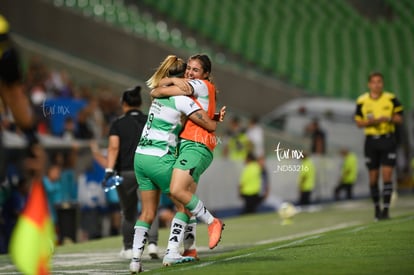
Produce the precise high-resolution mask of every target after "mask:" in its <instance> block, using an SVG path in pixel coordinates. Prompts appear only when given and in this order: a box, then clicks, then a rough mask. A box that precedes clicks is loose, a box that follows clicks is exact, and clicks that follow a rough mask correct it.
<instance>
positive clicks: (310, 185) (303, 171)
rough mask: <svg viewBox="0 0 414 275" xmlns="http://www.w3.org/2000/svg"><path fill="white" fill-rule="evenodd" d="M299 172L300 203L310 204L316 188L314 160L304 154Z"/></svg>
mask: <svg viewBox="0 0 414 275" xmlns="http://www.w3.org/2000/svg"><path fill="white" fill-rule="evenodd" d="M300 167H301V168H300V172H299V179H298V181H299V205H309V204H310V203H311V194H312V191H313V189H314V188H315V180H316V169H315V165H314V164H313V161H312V160H311V159H310V158H309V156H308V155H307V154H304V158H303V159H302V163H301V166H300Z"/></svg>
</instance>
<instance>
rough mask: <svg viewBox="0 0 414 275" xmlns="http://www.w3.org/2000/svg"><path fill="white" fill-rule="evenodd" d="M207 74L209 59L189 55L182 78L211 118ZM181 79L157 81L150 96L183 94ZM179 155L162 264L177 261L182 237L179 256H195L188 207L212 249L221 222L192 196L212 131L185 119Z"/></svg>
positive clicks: (209, 153) (208, 158)
mask: <svg viewBox="0 0 414 275" xmlns="http://www.w3.org/2000/svg"><path fill="white" fill-rule="evenodd" d="M210 74H211V61H210V58H209V57H208V56H207V55H204V54H198V55H194V56H191V57H190V58H189V60H188V62H187V70H186V74H185V78H188V79H190V80H189V81H188V84H189V85H190V86H191V87H192V91H193V93H192V96H193V98H196V102H197V103H198V104H200V106H202V107H203V109H204V110H206V111H207V113H208V115H209V116H210V118H213V117H214V114H215V109H216V88H215V86H214V84H213V83H212V82H211V81H210V80H209V79H210ZM182 82H183V80H182V79H171V78H170V79H165V80H163V81H161V83H163V85H162V86H163V87H160V88H157V89H154V90H153V91H152V92H151V95H152V96H153V97H163V96H172V95H177V94H183V92H184V89H183V90H182V91H177V90H178V89H177V86H181V87H182V86H183V83H182ZM180 138H181V142H180V146H179V156H178V159H177V161H176V163H175V165H174V171H173V175H172V179H171V185H170V191H171V196H172V197H173V198H174V199H175V200H176V201H178V202H180V203H181V204H182V205H181V207H178V212H177V214H176V215H175V217H174V219H173V221H172V223H171V231H170V237H169V239H168V248H167V251H166V254H165V256H164V259H163V264H164V265H172V264H176V263H181V262H180V261H175V260H174V259H176V258H178V257H179V256H178V255H179V246H180V243H181V241H183V240H184V254H183V256H192V257H194V258H197V257H198V255H197V250H196V249H195V232H196V228H195V227H196V220H195V218H191V219H190V216H189V215H187V214H186V213H188V211H186V210H189V211H190V212H191V213H192V215H193V216H195V217H197V218H198V219H199V220H201V221H203V222H204V223H207V224H208V225H209V226H208V234H209V247H210V249H213V248H214V247H216V246H217V244H218V242H219V241H220V239H221V233H222V230H223V222H222V221H220V220H219V219H217V218H214V217H213V216H212V215H211V213H210V212H209V211H208V210H207V209H206V208H205V206H204V204H203V202H202V201H201V200H200V199H199V198H198V197H197V196H196V195H195V191H196V189H197V183H198V181H199V178H200V176H201V174H202V173H203V172H204V171H205V170H206V169H207V168H208V167H209V165H210V164H211V162H212V160H213V150H214V148H215V146H216V137H215V135H214V133H212V132H208V131H206V130H205V129H202V128H201V127H199V126H198V125H196V124H194V123H192V122H191V121H189V122H187V124H186V125H185V127H184V130H183V132H182V133H181V135H180Z"/></svg>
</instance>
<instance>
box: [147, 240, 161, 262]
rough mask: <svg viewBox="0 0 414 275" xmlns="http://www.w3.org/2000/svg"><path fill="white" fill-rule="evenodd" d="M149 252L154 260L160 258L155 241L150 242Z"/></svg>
mask: <svg viewBox="0 0 414 275" xmlns="http://www.w3.org/2000/svg"><path fill="white" fill-rule="evenodd" d="M148 254H149V255H150V257H151V259H153V260H158V259H159V258H160V257H159V256H158V246H157V245H156V244H155V243H150V244H149V245H148Z"/></svg>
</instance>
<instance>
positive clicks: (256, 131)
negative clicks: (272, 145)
mask: <svg viewBox="0 0 414 275" xmlns="http://www.w3.org/2000/svg"><path fill="white" fill-rule="evenodd" d="M246 134H247V137H248V138H249V140H250V141H251V143H252V145H253V153H254V156H255V157H256V158H257V159H261V158H264V156H265V152H264V133H263V128H262V127H261V126H260V125H259V119H258V118H257V117H252V118H251V119H250V122H249V127H248V128H247V132H246Z"/></svg>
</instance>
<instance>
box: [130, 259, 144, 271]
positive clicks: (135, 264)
mask: <svg viewBox="0 0 414 275" xmlns="http://www.w3.org/2000/svg"><path fill="white" fill-rule="evenodd" d="M129 271H130V272H131V274H138V273H141V272H142V266H141V262H140V261H138V260H137V259H132V260H131V263H130V264H129Z"/></svg>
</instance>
